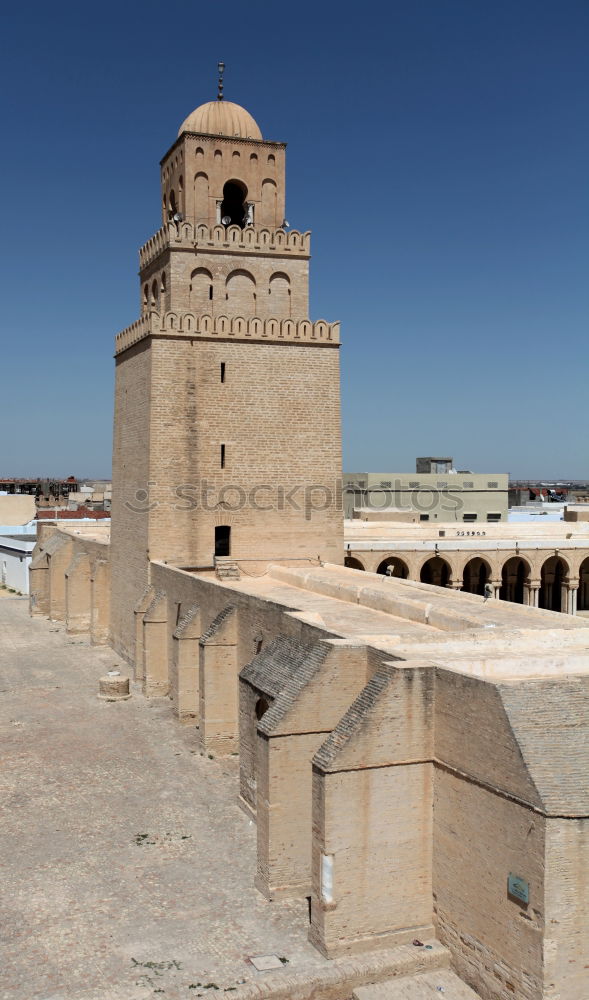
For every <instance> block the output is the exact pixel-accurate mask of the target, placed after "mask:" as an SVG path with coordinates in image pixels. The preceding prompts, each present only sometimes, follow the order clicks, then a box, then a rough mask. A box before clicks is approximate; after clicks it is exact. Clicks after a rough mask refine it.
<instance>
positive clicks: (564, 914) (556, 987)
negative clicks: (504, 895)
mask: <svg viewBox="0 0 589 1000" xmlns="http://www.w3.org/2000/svg"><path fill="white" fill-rule="evenodd" d="M544 898H545V905H546V913H547V914H549V915H550V918H549V920H548V921H547V922H546V940H545V942H544V970H545V989H546V995H547V996H549V997H551V996H552V995H554V997H557V996H558V997H559V1000H577V998H578V997H585V996H588V995H589V987H588V983H589V958H588V957H587V943H588V942H589V820H588V819H587V818H583V819H581V818H580V819H561V818H559V819H548V820H547V821H546V881H545V886H544ZM551 989H552V990H553V994H551V993H550V992H549V991H550V990H551Z"/></svg>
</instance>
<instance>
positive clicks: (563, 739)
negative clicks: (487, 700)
mask: <svg viewBox="0 0 589 1000" xmlns="http://www.w3.org/2000/svg"><path fill="white" fill-rule="evenodd" d="M499 692H500V695H501V700H502V701H503V705H504V707H505V711H506V714H507V717H508V719H509V723H510V725H511V728H512V730H513V734H514V736H515V739H516V740H517V743H518V746H519V748H520V751H521V754H522V757H523V760H524V763H525V765H526V767H527V769H528V772H529V774H530V777H531V779H532V781H533V782H534V785H535V786H536V788H537V790H538V794H539V796H540V798H541V800H542V803H543V805H544V807H545V809H546V812H547V813H549V814H552V815H557V816H589V782H588V781H587V775H589V677H587V676H583V677H568V678H567V677H559V678H558V679H554V680H537V681H534V680H527V682H526V684H525V685H522V684H501V685H499Z"/></svg>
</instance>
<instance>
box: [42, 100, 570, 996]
mask: <svg viewBox="0 0 589 1000" xmlns="http://www.w3.org/2000/svg"><path fill="white" fill-rule="evenodd" d="M283 169H284V147H283V146H282V145H281V144H277V143H269V142H266V141H265V140H263V139H262V136H261V133H260V130H259V128H258V126H257V124H256V123H255V122H254V120H253V119H252V118H251V116H250V115H249V114H248V113H247V112H245V111H244V110H243V109H241V108H239V107H238V106H236V105H231V104H228V103H226V102H221V101H219V102H218V103H215V102H213V103H212V104H207V105H204V106H203V107H201V108H198V109H197V110H196V111H195V112H194V113H193V114H192V115H190V116H189V118H188V119H187V120H186V121H185V123H184V124H183V125H182V126H181V129H180V135H179V137H178V140H177V141H176V142H175V143H174V144H173V146H172V148H171V150H170V151H169V152H168V153H167V154H166V156H165V158H164V160H163V161H162V188H163V207H164V222H165V224H164V226H163V228H162V229H161V230H160V231H159V233H158V234H156V237H154V238H153V240H152V241H150V244H148V249H147V250H146V249H145V248H144V250H143V251H142V264H141V284H142V296H143V298H144V300H145V297H147V303H146V307H147V308H146V309H145V312H144V314H143V316H142V318H141V319H140V320H138V321H137V322H136V323H135V324H133V326H132V327H130V328H128V329H127V330H126V331H124V332H123V334H121V335H119V337H118V338H117V389H116V409H115V444H114V448H115V454H114V476H113V519H112V533H109V529H108V528H107V527H101V526H99V525H96V526H91V527H84V526H77V527H76V528H75V529H74V528H73V527H70V528H63V527H62V526H61V525H55V526H51V527H41V528H40V536H39V543H38V546H37V548H36V550H35V557H34V560H33V565H32V568H31V594H32V597H31V609H32V612H33V613H34V614H42V615H49V616H51V618H54V619H61V620H64V621H65V623H66V627H67V630H68V631H69V632H70V633H75V632H89V633H90V635H91V637H92V640H93V641H94V642H97V643H100V642H109V643H112V644H114V646H115V648H116V649H117V650H118V651H119V652H120V653H122V654H123V655H124V656H125V657H126V659H127V661H128V663H129V667H130V670H132V671H133V676H134V679H135V681H136V682H137V687H136V688H135V692H136V693H137V692H138V691H139V686H140V690H141V691H142V693H143V695H144V696H145V697H147V698H160V699H168V703H169V707H170V726H174V725H179V724H180V723H183V724H186V725H196V726H197V727H198V738H199V741H200V746H201V749H202V752H203V753H205V754H213V755H216V754H227V753H238V754H239V771H240V780H239V789H237V788H236V805H237V801H238V799H239V802H240V804H241V806H242V807H243V808H244V809H245V810H246V811H247V812H248V813H249V815H250V816H251V818H252V820H253V821H255V823H256V830H257V860H256V866H255V871H254V870H252V873H251V876H252V880H255V884H256V885H257V887H258V888H259V890H260V892H261V893H262V894H263V895H264V896H265V897H266V899H267V900H269V901H272V905H273V906H276V907H280V906H282V905H283V903H282V900H283V899H285V898H286V899H292V898H294V899H297V898H298V899H300V900H304V899H305V898H308V899H309V901H310V908H309V938H310V940H311V941H312V942H313V943H314V944H315V946H316V947H317V948H318V949H319V950H320V951H321V952H322V953H323V954H324V955H326V956H328V957H329V958H337V956H342V955H356V956H357V961H354V962H350V963H349V964H348V965H346V966H345V968H346V969H347V970H348V973H347V976H348V978H347V979H346V978H344V979H342V978H341V973H340V979H336V978H333V979H332V980H331V983H330V984H328V985H326V984H325V981H324V986H323V987H322V988H321V989H319V988H318V987H317V983H316V982H315V981H314V978H313V976H314V972H313V969H307V970H306V971H305V970H291V972H294V976H293V977H292V978H291V979H290V980H289V983H290V985H288V984H287V985H282V986H281V985H280V984H278V985H277V986H276V988H275V992H274V993H272V995H274V996H283V997H286V996H289V997H298V998H300V1000H303V998H307V997H308V998H310V997H311V996H315V997H317V996H321V997H324V998H326V1000H327V998H329V1000H335V998H336V997H337V998H344V997H345V998H349V997H351V995H352V990H353V989H354V988H355V987H358V986H361V985H362V983H364V984H366V983H372V982H374V981H375V980H374V975H375V973H374V971H371V970H374V969H375V968H376V965H375V963H374V962H373V961H372V960H371V959H370V956H371V955H373V954H374V953H375V952H379V953H381V954H382V953H383V952H384V951H387V953H388V952H391V954H392V953H393V952H394V951H395V949H398V948H399V947H400V946H402V945H403V944H404V943H406V942H409V943H411V942H412V941H414V940H416V939H418V940H420V941H425V942H426V943H427V945H428V946H429V951H427V950H425V949H423V952H422V953H423V956H424V958H423V962H424V963H425V962H426V961H428V959H427V956H428V955H430V952H431V962H432V963H433V964H434V965H435V968H437V969H439V968H440V966H443V965H446V966H450V965H451V967H452V970H453V973H452V975H450V973H448V975H449V976H450V979H449V980H448V979H446V980H445V981H446V982H448V981H451V983H452V984H453V986H452V988H453V989H454V994H455V995H456V996H461V997H467V996H469V997H473V996H474V995H475V994H473V993H472V992H469V991H468V990H467V987H466V985H465V984H468V985H469V986H470V987H471V988H472V989H473V990H476V995H477V996H479V997H480V998H482V1000H506V998H513V1000H548V998H551V1000H556V998H558V1000H580V998H581V997H583V996H584V990H585V988H586V983H587V971H586V970H587V965H588V964H589V951H588V941H589V916H588V914H589V906H588V905H587V902H588V900H587V879H586V870H587V862H588V860H589V859H588V845H589V827H588V816H589V793H588V790H587V782H586V776H587V773H588V771H589V740H588V739H587V708H588V705H589V655H588V653H587V647H588V643H589V626H588V624H587V623H586V622H585V621H584V620H583V619H582V618H579V617H574V616H572V615H567V614H554V613H553V612H552V611H548V610H541V609H539V608H538V607H520V606H518V605H517V604H515V603H510V602H509V601H502V600H497V599H495V598H490V599H488V600H487V599H485V597H481V596H479V595H477V594H471V593H460V592H456V591H455V590H453V589H448V588H443V587H437V586H433V585H431V584H429V583H424V582H421V581H412V580H409V579H399V578H398V577H395V576H392V577H390V578H387V577H383V576H382V575H376V574H373V573H370V572H359V571H358V570H355V569H352V568H348V567H344V566H343V565H340V563H341V562H343V557H344V556H343V519H342V512H341V509H340V504H339V496H338V491H337V488H334V482H337V480H338V479H339V474H340V439H339V404H338V398H339V377H338V368H337V353H338V352H337V343H338V337H337V327H336V326H333V325H330V324H328V323H311V322H310V321H309V320H308V319H307V318H306V283H307V267H308V246H309V234H307V233H305V234H300V233H296V232H292V231H291V232H290V233H287V232H286V231H285V230H284V228H282V226H281V222H282V220H283V213H284V194H285V192H284V174H283ZM170 212H171V213H172V221H171V222H168V219H167V217H168V214H169V213H170ZM176 216H182V218H181V219H180V220H177V221H173V220H174V218H175V217H176ZM219 220H220V221H219ZM224 220H225V221H224ZM289 289H290V295H289V294H288V291H289ZM211 296H212V297H211ZM270 300H271V302H272V304H270ZM211 303H212V304H211ZM311 476H312V478H310V477H311ZM205 480H206V483H207V489H206V490H205V491H204V492H203V489H202V482H203V481H205ZM170 483H172V484H173V485H174V495H173V497H170V496H169V495H168V493H166V490H167V489H168V488H169V484H170ZM195 484H196V486H199V489H198V490H196V489H195ZM199 484H200V485H199ZM301 488H302V502H301V497H300V495H299V494H298V493H297V490H298V489H301ZM231 490H233V491H234V493H235V491H237V492H238V498H239V502H237V500H236V499H235V497H234V495H232V494H231V492H230V491H231ZM239 491H242V493H243V494H245V500H243V499H242V493H239ZM297 497H298V503H297ZM195 500H197V501H198V502H196V503H195V502H194V501H195ZM359 523H360V522H359ZM367 523H368V522H367ZM368 526H369V527H371V525H370V524H369V523H368ZM377 527H378V526H377ZM409 527H410V528H411V527H415V528H420V525H419V524H417V525H413V526H412V525H409ZM495 527H497V526H495ZM467 530H472V528H469V529H467ZM378 540H379V539H377V541H378ZM475 540H476V541H478V540H479V539H478V538H476V539H475ZM355 551H356V550H355ZM358 555H359V552H358ZM392 555H393V558H394V557H395V552H394V551H393V553H392ZM375 558H376V556H375ZM494 565H495V564H494ZM493 572H494V573H495V574H496V573H497V569H494V570H493ZM493 579H497V577H496V575H495V576H494V577H493ZM534 603H535V602H534ZM164 704H165V702H164ZM119 708H121V706H119ZM122 711H123V712H124V705H123V707H122ZM173 759H174V758H171V760H173ZM170 767H173V764H170ZM211 849H212V850H213V849H214V845H212V847H211ZM194 879H195V885H197V884H198V883H199V874H198V871H195V873H194ZM139 891H141V889H140V888H139V887H138V892H139ZM418 947H421V945H418ZM359 953H363V955H362V956H360V954H359ZM395 953H396V952H395ZM391 964H393V963H392V961H391ZM340 968H341V967H340ZM380 968H381V969H382V966H380ZM297 976H298V978H297ZM371 977H372V978H371ZM452 977H453V978H452ZM457 977H460V979H459V978H457ZM381 978H382V974H381ZM460 980H462V981H460ZM265 985H266V984H262V985H260V984H258V983H256V984H253V985H252V986H251V988H249V987H244V989H243V990H240V989H237V990H236V992H235V994H234V995H235V997H236V1000H245V998H246V997H247V998H249V1000H251V998H252V997H253V996H254V994H255V995H256V996H259V995H262V994H261V993H260V989H262V990H263V989H264V988H265ZM393 985H394V984H393ZM393 985H390V986H389V987H388V988H389V990H390V989H393ZM394 988H395V990H396V992H395V993H389V995H390V996H391V997H392V996H396V997H398V998H400V997H409V996H411V997H415V998H418V997H426V996H431V995H433V994H432V990H434V989H435V987H433V986H432V988H431V989H430V987H429V986H428V985H427V983H425V984H424V982H423V980H422V981H421V982H418V981H417V980H415V982H413V981H409V980H407V979H406V978H405V979H404V980H399V981H398V983H397V985H396V986H395V987H394ZM268 989H269V986H268ZM420 991H421V992H420ZM424 991H425V992H424ZM264 995H269V993H268V992H266V993H264ZM354 995H355V996H361V995H362V994H361V993H355V994H354ZM372 995H374V996H375V995H376V994H372ZM378 995H379V996H385V995H386V994H385V993H383V992H379V993H378ZM366 996H368V995H367V994H366Z"/></svg>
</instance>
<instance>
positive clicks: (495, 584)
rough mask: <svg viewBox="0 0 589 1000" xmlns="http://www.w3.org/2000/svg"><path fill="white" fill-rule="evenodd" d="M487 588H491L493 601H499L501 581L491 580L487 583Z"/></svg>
mask: <svg viewBox="0 0 589 1000" xmlns="http://www.w3.org/2000/svg"><path fill="white" fill-rule="evenodd" d="M489 586H491V587H492V588H493V598H494V600H496V601H498V600H499V599H500V598H499V594H500V591H501V580H491V581H490V583H489Z"/></svg>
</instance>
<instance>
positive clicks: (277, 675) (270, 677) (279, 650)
mask: <svg viewBox="0 0 589 1000" xmlns="http://www.w3.org/2000/svg"><path fill="white" fill-rule="evenodd" d="M314 649H315V646H310V645H308V644H306V643H302V642H300V640H299V639H294V638H292V637H290V636H286V635H279V636H278V637H277V638H276V639H273V640H272V642H271V643H270V644H269V645H268V646H267V647H266V648H265V649H262V651H261V652H260V653H258V655H257V656H255V657H254V659H253V660H252V661H251V663H248V665H247V666H246V667H244V668H243V670H242V671H241V674H240V677H241V678H242V679H243V680H244V681H247V682H248V684H251V685H252V687H255V688H257V689H258V691H263V692H264V694H267V695H270V697H271V698H276V697H277V696H278V695H279V694H280V692H281V691H282V690H283V688H284V687H285V686H286V684H287V683H288V681H289V680H290V678H291V677H292V676H293V674H295V673H296V672H297V671H298V670H300V668H301V666H302V665H303V663H304V662H305V660H307V659H309V658H310V657H311V658H312V657H313V651H314Z"/></svg>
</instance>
